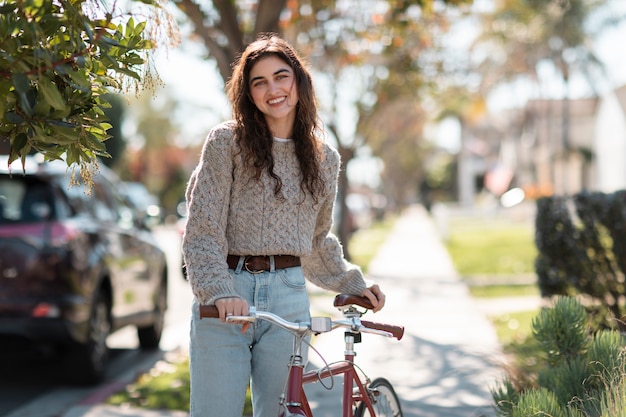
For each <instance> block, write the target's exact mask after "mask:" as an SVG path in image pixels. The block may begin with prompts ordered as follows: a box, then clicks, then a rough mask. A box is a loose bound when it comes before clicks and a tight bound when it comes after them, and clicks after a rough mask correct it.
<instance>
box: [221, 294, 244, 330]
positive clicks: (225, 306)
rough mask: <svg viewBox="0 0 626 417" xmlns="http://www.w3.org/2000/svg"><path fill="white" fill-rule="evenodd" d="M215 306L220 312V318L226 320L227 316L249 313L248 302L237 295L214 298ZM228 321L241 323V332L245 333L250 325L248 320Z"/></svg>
mask: <svg viewBox="0 0 626 417" xmlns="http://www.w3.org/2000/svg"><path fill="white" fill-rule="evenodd" d="M215 307H217V311H219V313H220V320H221V321H223V322H226V317H229V316H247V315H249V314H250V310H249V309H248V302H247V301H246V300H244V299H243V298H239V297H226V298H220V299H217V300H215ZM229 323H239V324H241V325H242V326H241V333H245V332H246V330H248V328H249V327H250V322H249V321H232V322H229Z"/></svg>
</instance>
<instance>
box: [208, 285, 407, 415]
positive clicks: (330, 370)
mask: <svg viewBox="0 0 626 417" xmlns="http://www.w3.org/2000/svg"><path fill="white" fill-rule="evenodd" d="M333 305H334V306H335V307H337V308H338V309H339V310H340V311H341V312H342V313H343V316H344V319H340V320H331V318H330V317H312V318H311V321H310V322H300V323H297V322H290V321H287V320H284V319H283V318H281V317H280V316H277V315H275V314H273V313H270V312H266V311H258V310H256V309H255V308H254V307H250V311H249V314H250V315H249V316H229V317H227V318H226V320H227V321H248V322H255V321H256V320H266V321H268V322H270V323H272V324H274V325H277V326H279V327H281V328H283V329H285V330H287V331H289V332H290V333H292V334H293V336H294V343H293V354H292V356H291V359H290V361H289V366H288V367H289V372H288V377H287V383H286V385H285V387H286V389H285V392H284V393H283V395H282V396H281V398H280V399H279V401H280V404H281V412H280V415H279V417H292V416H305V417H314V416H313V412H312V411H311V407H310V406H309V402H308V399H307V397H306V394H305V392H304V386H305V384H309V383H313V382H317V381H319V382H320V383H322V384H324V382H323V381H324V380H327V379H329V378H330V379H331V381H332V378H334V377H336V376H339V375H343V395H342V416H343V417H391V416H393V417H402V408H401V406H400V401H399V399H398V396H397V395H396V392H395V390H394V389H393V386H392V385H391V383H390V382H389V381H388V380H387V379H385V378H376V379H374V380H370V378H369V377H367V376H366V375H365V373H364V372H363V370H362V369H360V368H359V367H358V366H357V365H356V364H355V363H354V358H355V356H356V352H355V351H354V344H355V343H360V342H361V333H372V334H377V335H380V336H386V337H395V338H396V339H398V340H400V339H402V336H403V335H404V328H403V327H401V326H395V325H390V324H383V323H373V322H370V321H365V320H361V317H362V316H363V315H364V314H365V313H366V312H367V311H368V310H371V309H372V308H373V306H372V304H371V303H370V301H369V300H368V299H367V298H365V297H360V296H354V295H347V294H339V295H337V296H336V297H335V300H334V302H333ZM358 307H361V308H363V309H364V310H360V309H359V308H358ZM200 317H201V318H209V317H211V318H217V317H219V314H218V312H217V308H215V306H209V305H201V306H200ZM338 328H346V329H348V330H347V331H346V332H345V336H344V341H345V351H344V360H343V361H339V362H334V363H331V364H325V366H323V367H320V368H316V369H312V370H308V371H306V372H305V371H304V361H303V359H302V356H301V354H302V343H303V342H304V339H305V337H307V336H308V335H311V334H313V335H318V334H321V333H326V332H330V331H332V330H335V329H338ZM320 356H321V355H320ZM322 359H323V358H322ZM357 371H358V372H357ZM361 374H362V376H361ZM331 386H332V385H331ZM324 387H327V386H326V385H324ZM327 388H328V387H327ZM328 389H330V388H328Z"/></svg>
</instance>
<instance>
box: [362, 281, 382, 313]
mask: <svg viewBox="0 0 626 417" xmlns="http://www.w3.org/2000/svg"><path fill="white" fill-rule="evenodd" d="M361 295H362V296H363V297H365V298H367V299H368V300H370V302H371V303H372V305H373V306H374V309H373V310H372V311H373V312H374V313H376V312H377V311H380V310H381V309H382V308H383V307H384V306H385V293H383V292H382V290H381V289H380V287H379V286H378V284H374V285H372V286H371V287H368V288H366V289H365V290H363V292H362V293H361Z"/></svg>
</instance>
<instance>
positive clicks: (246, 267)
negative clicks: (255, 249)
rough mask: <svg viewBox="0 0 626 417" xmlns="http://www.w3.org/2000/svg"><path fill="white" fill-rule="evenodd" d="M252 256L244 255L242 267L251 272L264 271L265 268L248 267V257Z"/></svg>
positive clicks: (259, 272) (258, 272)
mask: <svg viewBox="0 0 626 417" xmlns="http://www.w3.org/2000/svg"><path fill="white" fill-rule="evenodd" d="M249 258H252V256H246V257H245V258H244V260H243V267H244V268H245V270H246V271H248V272H249V273H251V274H261V273H263V272H265V269H250V268H249V267H248V259H249Z"/></svg>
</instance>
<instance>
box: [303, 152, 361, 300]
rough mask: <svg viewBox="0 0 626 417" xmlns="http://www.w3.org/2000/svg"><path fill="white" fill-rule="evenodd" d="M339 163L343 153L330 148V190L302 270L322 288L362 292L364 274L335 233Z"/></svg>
mask: <svg viewBox="0 0 626 417" xmlns="http://www.w3.org/2000/svg"><path fill="white" fill-rule="evenodd" d="M339 164H340V159H339V153H338V152H337V151H335V150H331V148H328V150H327V152H326V158H325V160H324V163H323V168H324V169H325V170H326V175H325V177H326V181H327V190H328V191H327V192H326V194H325V195H324V196H323V198H324V200H323V201H322V205H321V208H320V210H319V212H318V215H317V221H316V225H315V234H314V237H313V239H314V240H313V252H312V253H311V255H310V256H306V257H303V258H302V269H303V272H304V275H305V276H306V277H307V279H308V280H310V281H311V282H312V283H314V284H315V285H317V286H319V287H321V288H324V289H327V290H330V291H335V292H338V293H347V294H357V295H360V294H361V293H362V292H363V290H364V289H365V288H366V284H365V280H364V278H363V273H362V272H361V269H360V268H359V267H358V266H356V265H354V264H351V263H349V262H348V261H347V260H346V259H345V258H344V255H343V248H342V246H341V243H340V242H339V239H337V237H336V236H335V235H334V234H333V233H332V232H331V228H332V225H333V207H334V205H335V198H336V194H337V176H338V174H339Z"/></svg>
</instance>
